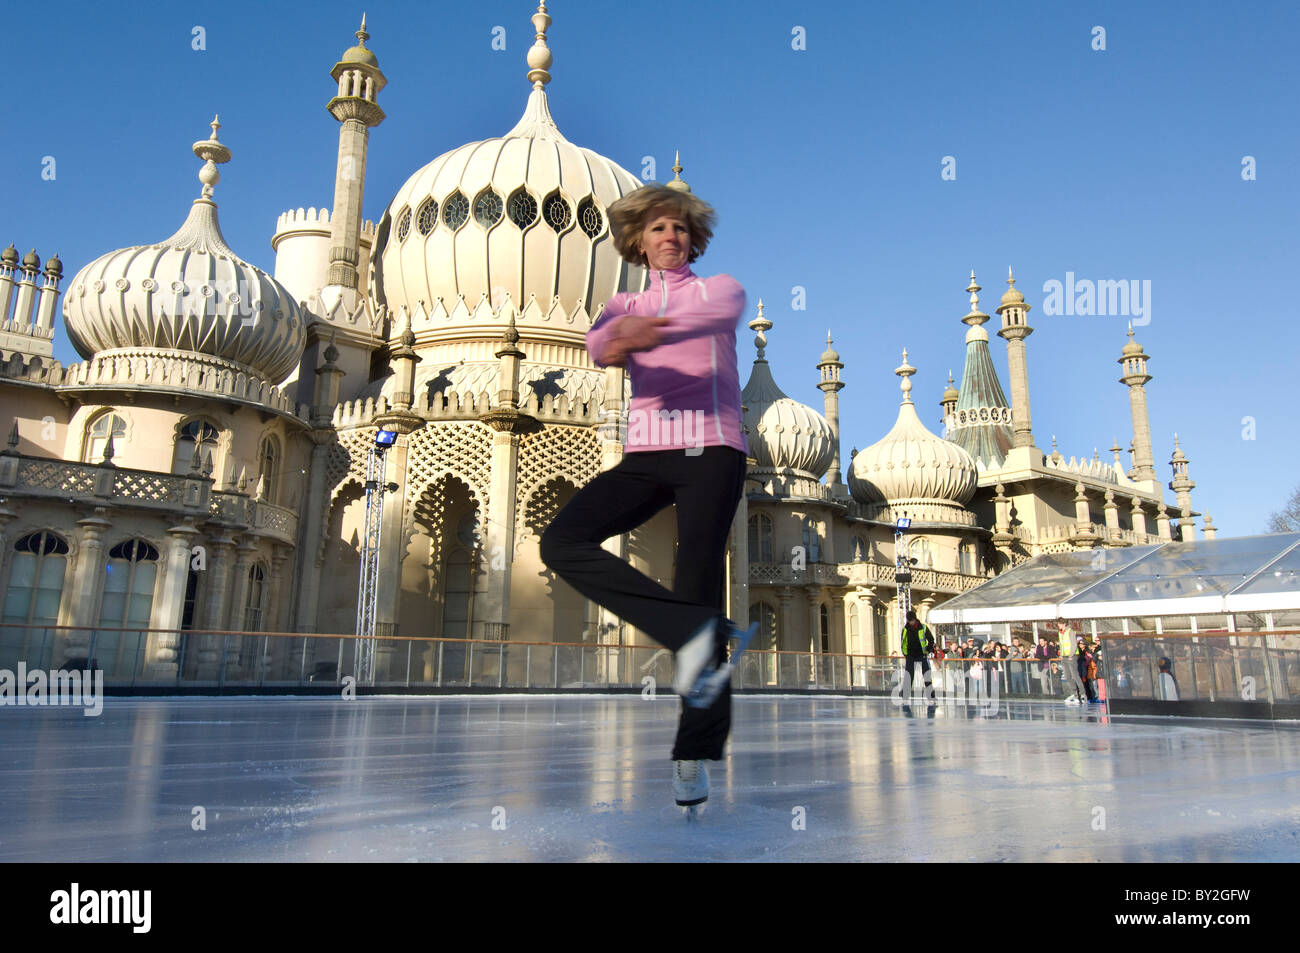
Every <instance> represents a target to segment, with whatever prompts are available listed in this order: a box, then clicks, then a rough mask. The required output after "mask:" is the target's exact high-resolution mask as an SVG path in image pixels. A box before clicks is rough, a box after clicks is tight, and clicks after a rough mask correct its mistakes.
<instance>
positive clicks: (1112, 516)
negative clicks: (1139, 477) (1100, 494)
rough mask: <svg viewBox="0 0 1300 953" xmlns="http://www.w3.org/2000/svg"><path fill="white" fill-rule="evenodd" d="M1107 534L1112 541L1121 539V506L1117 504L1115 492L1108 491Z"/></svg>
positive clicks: (1106, 507)
mask: <svg viewBox="0 0 1300 953" xmlns="http://www.w3.org/2000/svg"><path fill="white" fill-rule="evenodd" d="M1105 510H1106V533H1107V535H1109V536H1110V538H1111V540H1112V541H1116V540H1118V539H1119V504H1117V503H1116V502H1115V491H1114V490H1107V491H1106V504H1105Z"/></svg>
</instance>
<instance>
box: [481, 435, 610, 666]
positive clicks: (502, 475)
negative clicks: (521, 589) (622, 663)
mask: <svg viewBox="0 0 1300 953" xmlns="http://www.w3.org/2000/svg"><path fill="white" fill-rule="evenodd" d="M518 475H519V435H518V434H517V433H513V432H511V431H510V430H496V431H494V432H493V434H492V490H491V492H490V494H489V495H488V512H487V532H486V534H485V538H486V541H487V551H486V553H485V554H484V558H485V560H486V562H487V565H486V566H485V567H484V568H485V569H486V570H487V574H488V575H487V592H485V593H483V595H482V598H481V600H480V601H479V603H478V605H477V606H475V611H474V614H475V615H476V616H478V617H479V618H481V619H483V620H484V624H485V629H486V632H485V634H486V636H487V637H488V638H490V639H502V640H504V639H506V638H508V637H509V633H510V583H511V579H512V569H513V566H514V554H515V517H516V506H515V483H516V482H517V477H518ZM602 622H604V620H603V619H602Z"/></svg>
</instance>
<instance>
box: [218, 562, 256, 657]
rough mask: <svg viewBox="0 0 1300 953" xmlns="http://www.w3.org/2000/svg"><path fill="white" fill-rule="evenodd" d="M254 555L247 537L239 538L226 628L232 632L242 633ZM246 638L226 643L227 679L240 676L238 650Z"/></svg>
mask: <svg viewBox="0 0 1300 953" xmlns="http://www.w3.org/2000/svg"><path fill="white" fill-rule="evenodd" d="M256 554H257V547H256V546H254V545H253V544H252V542H251V541H250V540H249V538H248V537H247V536H243V537H241V538H240V540H239V545H238V546H237V547H236V549H235V579H234V585H233V587H232V589H231V594H230V616H229V622H228V626H229V628H230V630H231V631H233V632H243V631H244V606H245V604H246V603H247V602H248V568H249V566H251V565H252V564H253V556H255V555H256ZM246 638H249V636H247V635H244V636H240V637H239V638H235V637H231V638H229V639H228V640H227V642H226V675H227V677H229V678H234V677H236V676H238V675H239V674H240V666H239V655H240V648H241V646H242V645H243V641H244V639H246Z"/></svg>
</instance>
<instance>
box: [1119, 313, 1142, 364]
mask: <svg viewBox="0 0 1300 953" xmlns="http://www.w3.org/2000/svg"><path fill="white" fill-rule="evenodd" d="M1120 353H1121V354H1123V355H1124V357H1126V358H1127V357H1137V356H1138V355H1139V354H1142V345H1141V344H1138V342H1137V341H1135V340H1133V323H1132V322H1129V326H1128V343H1127V344H1125V345H1124V350H1123V351H1121V352H1120ZM1120 362H1121V363H1123V358H1121V359H1120Z"/></svg>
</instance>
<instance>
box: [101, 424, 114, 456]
mask: <svg viewBox="0 0 1300 953" xmlns="http://www.w3.org/2000/svg"><path fill="white" fill-rule="evenodd" d="M114 452H115V451H114V449H113V428H112V426H111V425H110V426H109V428H108V441H107V442H106V443H105V444H104V460H103V462H104V463H105V464H106V465H107V464H110V463H112V462H113V454H114Z"/></svg>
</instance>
